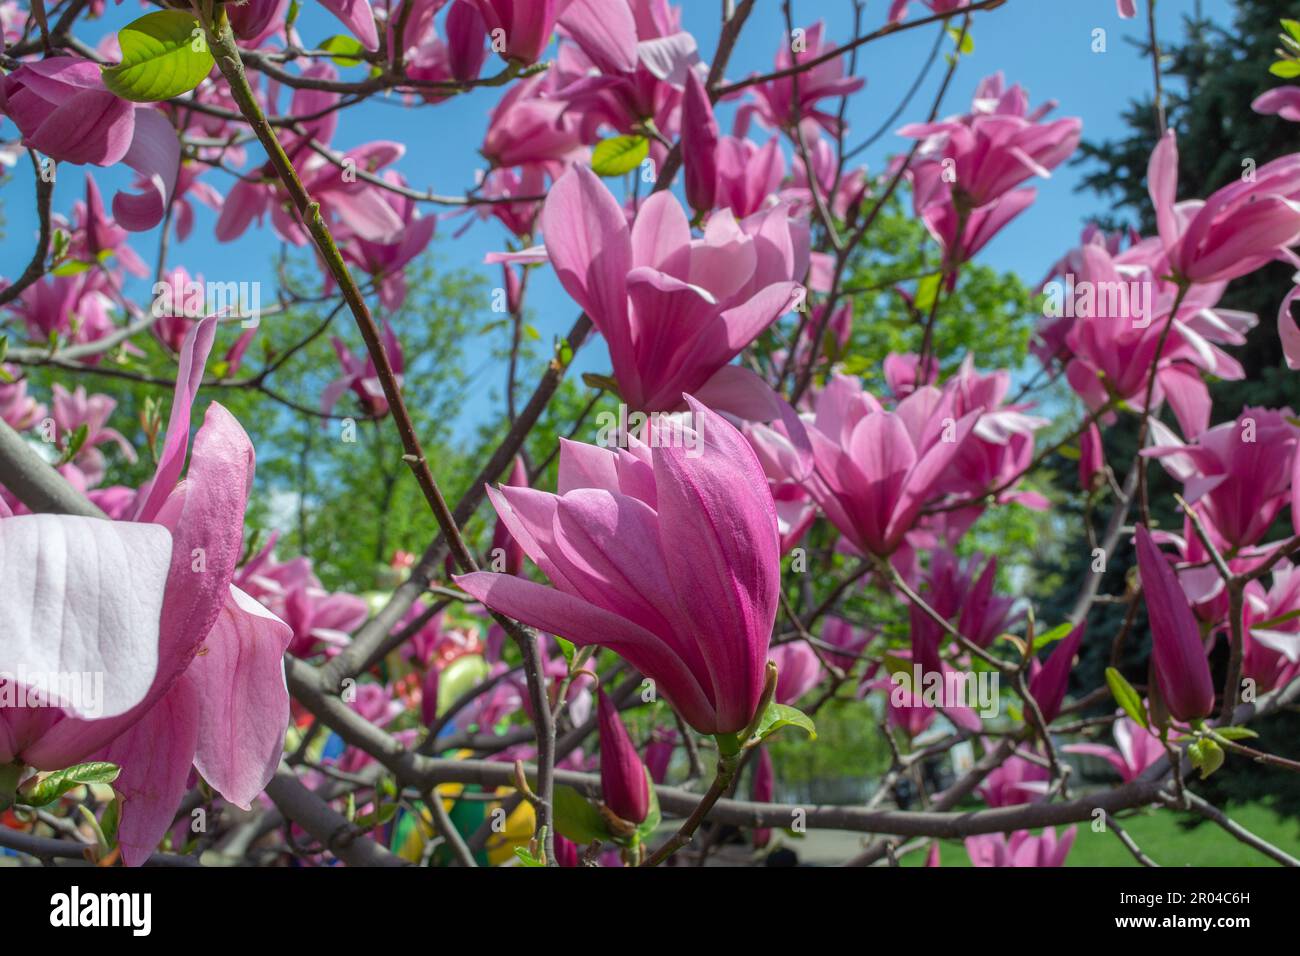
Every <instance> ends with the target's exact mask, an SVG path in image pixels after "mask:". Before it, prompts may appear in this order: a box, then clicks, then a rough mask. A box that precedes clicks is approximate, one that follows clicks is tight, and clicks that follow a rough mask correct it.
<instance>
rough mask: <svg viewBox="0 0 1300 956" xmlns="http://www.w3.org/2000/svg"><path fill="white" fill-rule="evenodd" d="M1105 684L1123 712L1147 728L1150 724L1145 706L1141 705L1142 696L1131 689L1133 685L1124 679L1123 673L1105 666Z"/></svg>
mask: <svg viewBox="0 0 1300 956" xmlns="http://www.w3.org/2000/svg"><path fill="white" fill-rule="evenodd" d="M1106 684H1107V686H1109V687H1110V693H1111V696H1113V697H1114V698H1115V703H1117V704H1119V705H1120V707H1122V708H1123V709H1124V713H1126V714H1128V715H1129V716H1130V717H1132V718H1133V719H1134V720H1136V721H1137V722H1138V723H1139V724H1141V725H1142V726H1143V727H1145V728H1148V729H1149V728H1150V724H1149V723H1148V722H1147V711H1146V708H1145V707H1143V706H1142V698H1141V696H1140V695H1139V694H1138V692H1137V691H1136V690H1134V689H1133V685H1132V684H1130V683H1129V682H1128V681H1126V680H1125V679H1124V675H1123V674H1121V673H1120V672H1119V671H1117V670H1115V668H1113V667H1107V668H1106Z"/></svg>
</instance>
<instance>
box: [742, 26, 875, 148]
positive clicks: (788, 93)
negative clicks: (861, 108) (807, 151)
mask: <svg viewBox="0 0 1300 956" xmlns="http://www.w3.org/2000/svg"><path fill="white" fill-rule="evenodd" d="M825 29H826V25H825V23H823V22H821V21H818V22H817V23H815V24H814V25H813V26H811V27H807V28H805V29H804V30H803V31H802V36H801V38H800V39H801V40H802V43H801V44H800V47H801V48H800V50H799V51H798V52H797V53H796V52H794V50H793V48H794V46H795V41H794V39H793V38H792V37H790V36H789V35H787V36H786V37H785V39H784V42H782V44H781V47H780V48H779V49H778V50H777V52H776V63H775V68H776V71H777V72H779V71H781V70H788V69H789V68H790V67H792V66H794V65H795V64H796V63H803V62H807V61H808V60H813V59H816V58H817V57H820V56H823V55H825V54H827V53H830V52H831V51H832V50H834V49H835V44H834V43H832V42H831V41H830V40H828V39H825V38H824V37H823V33H824V32H825ZM866 82H867V81H866V80H864V79H863V78H862V77H860V76H845V75H844V57H842V56H837V57H833V58H832V59H829V60H827V61H826V62H824V63H819V64H817V65H816V66H814V67H812V68H811V69H808V70H804V71H803V72H802V73H800V74H799V76H798V80H797V81H796V79H795V78H794V77H792V76H782V77H778V78H777V79H774V80H768V81H767V82H766V83H760V84H759V85H758V86H755V87H753V93H754V100H753V102H752V103H749V104H746V106H744V107H741V109H742V110H745V111H746V113H748V112H751V111H752V112H753V113H754V114H755V115H757V116H758V118H759V120H760V121H761V122H763V123H764V124H765V125H767V126H768V127H769V128H774V129H784V130H788V129H793V128H794V124H795V122H796V121H799V122H803V121H805V120H807V121H809V125H810V126H811V125H812V124H816V125H818V126H821V127H822V128H823V129H824V130H826V131H827V132H828V133H830V134H832V135H834V134H835V132H836V130H837V129H838V128H839V118H838V116H837V115H836V113H835V111H833V110H831V111H827V110H823V109H821V108H820V107H819V106H818V104H819V103H820V102H821V101H822V100H824V99H826V98H827V97H842V96H848V95H849V94H850V93H856V92H857V91H858V90H860V89H862V87H863V86H865V85H866ZM796 83H797V97H798V99H797V102H796ZM741 122H742V124H743V122H744V121H743V119H742V120H741ZM742 128H743V127H742Z"/></svg>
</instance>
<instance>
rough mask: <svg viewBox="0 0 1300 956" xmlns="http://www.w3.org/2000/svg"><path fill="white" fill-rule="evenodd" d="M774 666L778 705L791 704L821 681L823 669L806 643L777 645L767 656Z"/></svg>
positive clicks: (794, 642)
mask: <svg viewBox="0 0 1300 956" xmlns="http://www.w3.org/2000/svg"><path fill="white" fill-rule="evenodd" d="M769 657H770V658H771V659H772V661H773V662H774V663H775V664H776V697H775V700H776V702H777V703H778V704H793V703H795V701H797V700H798V699H799V698H800V697H802V696H803V695H804V694H806V693H808V692H809V691H810V690H812V689H813V688H814V687H816V686H817V684H818V682H819V681H820V680H821V679H822V674H823V673H824V671H825V668H823V667H822V662H821V661H819V660H818V659H817V652H816V651H814V650H813V649H812V646H811V645H810V644H808V642H806V641H791V642H789V643H787V644H778V645H776V646H775V647H773V648H772V652H771V654H770V655H769Z"/></svg>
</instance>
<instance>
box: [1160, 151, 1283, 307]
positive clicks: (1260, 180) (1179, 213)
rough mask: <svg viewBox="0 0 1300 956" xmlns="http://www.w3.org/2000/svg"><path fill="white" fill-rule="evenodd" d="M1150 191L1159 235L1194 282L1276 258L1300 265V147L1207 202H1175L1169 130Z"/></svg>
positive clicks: (1172, 260) (1173, 264)
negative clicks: (1299, 255) (1299, 249)
mask: <svg viewBox="0 0 1300 956" xmlns="http://www.w3.org/2000/svg"><path fill="white" fill-rule="evenodd" d="M1147 189H1148V191H1149V192H1150V193H1151V204H1152V206H1154V207H1155V213H1156V225H1157V226H1158V227H1159V230H1160V241H1161V243H1163V244H1164V248H1165V252H1166V253H1167V254H1168V256H1169V266H1170V268H1171V269H1172V270H1173V273H1174V275H1175V276H1177V277H1178V278H1179V279H1181V280H1184V281H1187V282H1214V281H1217V280H1223V279H1235V278H1237V277H1238V276H1243V275H1245V274H1246V273H1248V272H1254V271H1255V270H1256V269H1258V268H1259V267H1260V266H1262V265H1264V264H1265V263H1267V262H1270V261H1271V260H1273V259H1283V260H1285V261H1290V262H1293V263H1297V264H1300V261H1298V260H1297V259H1296V257H1295V255H1294V254H1293V253H1291V252H1290V250H1289V249H1288V247H1289V246H1292V245H1294V244H1295V243H1296V242H1297V240H1300V201H1297V200H1298V199H1300V153H1292V154H1290V155H1287V156H1283V157H1282V158H1281V159H1275V160H1273V161H1272V162H1271V163H1265V164H1264V165H1263V166H1261V167H1259V169H1257V170H1256V171H1255V175H1254V177H1252V178H1251V179H1250V180H1246V179H1241V180H1239V181H1237V182H1233V183H1231V184H1230V185H1227V186H1224V187H1223V188H1222V189H1220V190H1218V191H1217V192H1215V193H1214V194H1213V195H1211V196H1210V198H1209V199H1207V200H1205V201H1204V202H1201V201H1197V200H1189V201H1185V202H1181V203H1179V202H1176V198H1177V193H1178V142H1177V137H1176V136H1175V134H1174V131H1173V130H1169V131H1168V132H1167V133H1165V135H1164V136H1163V137H1162V138H1161V140H1160V142H1159V143H1158V144H1157V145H1156V148H1155V150H1154V151H1153V152H1152V153H1151V161H1150V163H1149V164H1148V167H1147Z"/></svg>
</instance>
